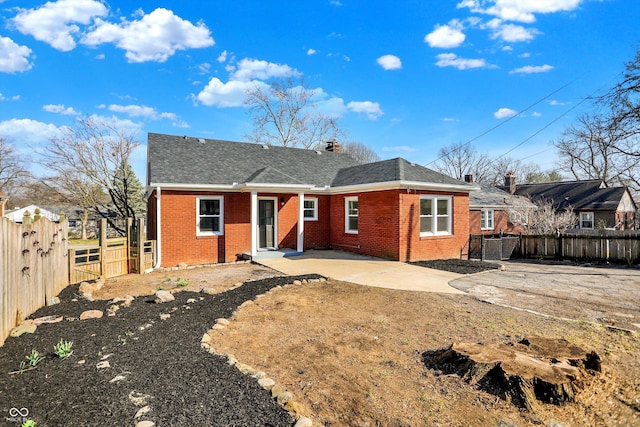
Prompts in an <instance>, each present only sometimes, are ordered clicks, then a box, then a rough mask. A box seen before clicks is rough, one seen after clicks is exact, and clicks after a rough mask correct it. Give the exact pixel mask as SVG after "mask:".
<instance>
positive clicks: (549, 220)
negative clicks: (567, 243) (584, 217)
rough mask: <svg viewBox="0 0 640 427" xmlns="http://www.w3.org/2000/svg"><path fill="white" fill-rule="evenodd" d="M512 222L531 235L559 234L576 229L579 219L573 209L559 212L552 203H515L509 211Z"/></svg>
mask: <svg viewBox="0 0 640 427" xmlns="http://www.w3.org/2000/svg"><path fill="white" fill-rule="evenodd" d="M509 217H510V221H511V222H513V223H517V224H521V225H522V226H523V227H525V229H526V230H527V231H528V233H529V234H559V233H562V232H564V231H566V230H568V229H570V228H573V227H575V225H576V224H577V222H578V217H577V216H576V214H575V213H574V212H573V208H572V207H569V208H567V209H563V210H558V209H556V207H555V206H554V205H553V203H552V202H551V201H539V202H538V203H535V206H532V205H531V203H528V202H527V203H525V202H524V201H523V202H522V203H517V202H515V203H514V204H513V206H512V207H511V208H510V210H509Z"/></svg>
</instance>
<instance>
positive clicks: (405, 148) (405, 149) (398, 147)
mask: <svg viewBox="0 0 640 427" xmlns="http://www.w3.org/2000/svg"><path fill="white" fill-rule="evenodd" d="M382 151H403V152H406V153H412V152H414V151H416V149H415V148H413V147H409V146H408V145H395V146H393V147H382Z"/></svg>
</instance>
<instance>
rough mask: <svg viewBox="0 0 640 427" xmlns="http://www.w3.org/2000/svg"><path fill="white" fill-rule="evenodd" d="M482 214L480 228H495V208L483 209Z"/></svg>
mask: <svg viewBox="0 0 640 427" xmlns="http://www.w3.org/2000/svg"><path fill="white" fill-rule="evenodd" d="M480 215H481V216H480V229H481V230H493V228H494V226H493V209H482V210H481V211H480Z"/></svg>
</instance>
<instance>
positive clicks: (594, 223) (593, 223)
mask: <svg viewBox="0 0 640 427" xmlns="http://www.w3.org/2000/svg"><path fill="white" fill-rule="evenodd" d="M583 215H591V220H590V221H591V227H583V226H582V222H583V219H582V217H583ZM595 226H596V215H595V214H594V213H593V212H580V228H581V229H582V230H593V229H594V228H595Z"/></svg>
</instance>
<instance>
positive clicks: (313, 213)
mask: <svg viewBox="0 0 640 427" xmlns="http://www.w3.org/2000/svg"><path fill="white" fill-rule="evenodd" d="M303 213H304V220H305V221H317V220H318V198H317V197H309V198H306V197H305V199H304V209H303Z"/></svg>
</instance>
